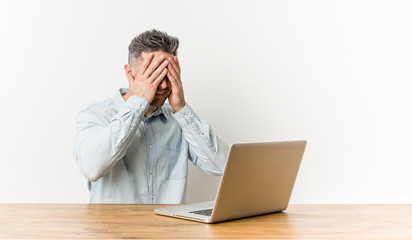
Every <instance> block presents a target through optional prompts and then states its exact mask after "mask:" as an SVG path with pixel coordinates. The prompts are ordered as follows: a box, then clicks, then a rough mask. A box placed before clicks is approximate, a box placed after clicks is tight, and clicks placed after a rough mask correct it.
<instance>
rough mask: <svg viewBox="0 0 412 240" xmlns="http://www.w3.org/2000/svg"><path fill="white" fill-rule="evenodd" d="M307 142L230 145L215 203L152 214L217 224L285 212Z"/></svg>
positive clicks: (158, 211) (210, 202) (187, 206)
mask: <svg viewBox="0 0 412 240" xmlns="http://www.w3.org/2000/svg"><path fill="white" fill-rule="evenodd" d="M305 147H306V141H288V142H264V143H241V144H233V145H231V147H230V150H229V154H228V156H227V161H226V166H225V169H224V172H223V176H222V179H221V181H220V185H219V188H218V192H217V195H216V199H215V201H209V202H201V203H196V204H188V205H178V206H173V207H166V208H159V209H155V213H156V214H159V215H165V216H170V217H176V218H183V219H187V220H193V221H198V222H204V223H216V222H221V221H227V220H233V219H238V218H245V217H251V216H256V215H262V214H267V213H273V212H281V211H284V210H286V208H287V206H288V204H289V200H290V196H291V194H292V189H293V186H294V183H295V179H296V176H297V173H298V170H299V166H300V162H301V160H302V157H303V153H304V151H305Z"/></svg>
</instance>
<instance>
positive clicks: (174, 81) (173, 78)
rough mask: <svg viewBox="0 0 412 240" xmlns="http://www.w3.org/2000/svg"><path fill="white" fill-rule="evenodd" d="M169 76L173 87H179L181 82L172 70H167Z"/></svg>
mask: <svg viewBox="0 0 412 240" xmlns="http://www.w3.org/2000/svg"><path fill="white" fill-rule="evenodd" d="M167 78H168V79H169V81H170V83H171V84H172V89H176V88H179V86H180V85H179V82H178V81H177V80H176V78H175V77H174V76H173V75H172V74H171V71H167Z"/></svg>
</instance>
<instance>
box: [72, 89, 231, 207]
mask: <svg viewBox="0 0 412 240" xmlns="http://www.w3.org/2000/svg"><path fill="white" fill-rule="evenodd" d="M126 92H127V89H126V88H122V89H120V90H119V91H118V92H117V93H116V94H115V96H114V97H113V98H111V99H107V100H104V101H100V102H97V103H95V104H92V105H90V106H88V107H86V108H84V109H83V110H81V111H80V112H79V113H78V116H77V133H76V137H75V146H74V157H75V159H76V162H77V165H78V167H79V169H80V171H81V172H82V173H83V175H84V176H85V177H86V178H87V179H88V188H89V191H90V203H140V204H163V203H170V204H172V203H182V202H183V201H184V197H185V190H186V180H187V168H188V165H187V164H188V160H190V161H191V162H193V164H195V165H196V166H197V167H199V168H200V169H201V170H203V171H204V172H206V173H208V174H210V175H216V176H218V175H221V174H222V172H223V169H224V166H225V161H226V156H227V154H228V146H227V145H226V143H225V142H224V141H223V140H222V139H221V138H220V137H219V136H217V135H216V134H214V133H213V131H212V129H211V128H210V127H209V125H208V124H207V123H206V122H205V121H204V120H202V119H201V118H199V117H198V116H196V114H195V112H194V111H193V110H192V109H191V108H190V106H189V105H188V104H187V103H186V105H185V106H184V107H183V109H181V110H180V111H179V112H177V113H175V112H174V111H173V109H172V108H171V106H170V105H169V104H166V103H165V104H164V105H163V106H162V107H160V108H158V109H157V110H156V111H155V112H154V113H153V114H152V115H150V116H149V117H148V118H145V117H144V114H145V112H146V110H147V109H148V107H149V103H148V101H147V100H145V99H144V98H141V97H138V96H130V97H129V99H128V100H127V101H125V100H124V99H123V97H122V95H123V94H125V93H126Z"/></svg>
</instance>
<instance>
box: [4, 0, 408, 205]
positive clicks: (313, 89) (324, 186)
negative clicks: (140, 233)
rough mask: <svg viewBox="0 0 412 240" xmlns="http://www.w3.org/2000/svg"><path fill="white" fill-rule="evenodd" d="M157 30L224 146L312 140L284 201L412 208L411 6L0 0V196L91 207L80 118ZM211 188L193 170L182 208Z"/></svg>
mask: <svg viewBox="0 0 412 240" xmlns="http://www.w3.org/2000/svg"><path fill="white" fill-rule="evenodd" d="M153 28H156V29H159V30H162V31H166V32H167V33H169V34H170V35H173V36H177V37H179V39H180V43H181V47H180V51H179V54H178V56H179V58H180V62H181V66H182V79H183V81H184V89H185V96H186V100H187V102H188V103H189V104H190V105H191V106H192V107H193V108H194V110H195V111H196V112H197V114H198V115H199V116H200V117H202V118H204V119H205V120H207V121H208V122H209V123H210V125H211V126H212V127H213V128H214V130H215V132H217V133H219V135H221V136H222V137H223V138H224V139H226V141H227V142H228V143H229V144H231V143H234V142H250V141H282V140H299V139H306V140H308V146H307V150H306V152H305V156H304V159H303V162H302V165H301V169H300V172H299V175H298V178H297V181H296V185H295V188H294V192H293V195H292V199H291V201H292V203H412V190H411V189H412V174H411V172H412V154H411V147H412V140H411V136H412V109H411V103H412V96H411V95H410V94H409V93H410V91H411V87H410V81H411V80H412V71H411V66H412V44H411V43H412V31H411V29H412V3H411V2H410V1H393V0H391V1H375V0H371V1H364V0H361V1H359V0H356V1H347V0H346V1H326V0H325V1H273V0H271V1H238V0H233V1H221V0H217V1H210V0H208V1H191V0H187V1H1V3H0V34H1V35H0V36H1V37H0V67H1V70H0V80H1V88H0V89H1V90H0V91H1V94H0V104H1V109H0V114H1V116H0V119H1V120H0V121H1V124H0V140H1V145H0V148H1V150H0V161H1V167H0V202H3V203H8V202H18V203H20V202H30V203H37V202H47V203H48V202H58V203H77V202H79V203H86V202H88V191H87V186H86V179H85V178H84V177H83V176H82V175H81V173H80V172H79V171H78V169H77V166H76V164H75V161H74V158H73V154H72V149H73V139H74V134H75V120H76V113H77V111H78V110H80V109H81V108H82V107H84V106H86V105H88V104H91V103H93V102H95V101H98V100H102V99H106V98H109V97H111V96H113V94H114V93H115V91H116V90H117V89H118V88H120V87H127V80H126V77H125V75H124V70H123V66H124V64H125V63H126V61H127V47H128V45H129V43H130V40H131V39H132V38H133V37H134V36H136V35H137V34H139V33H141V32H143V31H145V30H149V29H153ZM218 182H219V178H217V177H209V176H206V175H205V174H204V173H202V172H200V171H199V170H197V169H196V168H194V167H191V168H190V172H189V185H188V197H187V201H188V202H194V201H199V200H211V199H213V198H214V195H215V192H216V188H217V184H218Z"/></svg>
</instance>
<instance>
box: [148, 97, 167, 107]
mask: <svg viewBox="0 0 412 240" xmlns="http://www.w3.org/2000/svg"><path fill="white" fill-rule="evenodd" d="M166 99H167V98H156V97H155V98H154V99H153V101H152V103H151V104H150V105H151V106H152V107H155V108H159V107H161V106H163V104H164V103H165V102H166Z"/></svg>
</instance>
